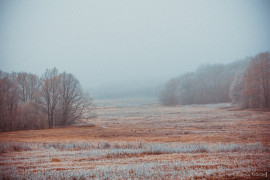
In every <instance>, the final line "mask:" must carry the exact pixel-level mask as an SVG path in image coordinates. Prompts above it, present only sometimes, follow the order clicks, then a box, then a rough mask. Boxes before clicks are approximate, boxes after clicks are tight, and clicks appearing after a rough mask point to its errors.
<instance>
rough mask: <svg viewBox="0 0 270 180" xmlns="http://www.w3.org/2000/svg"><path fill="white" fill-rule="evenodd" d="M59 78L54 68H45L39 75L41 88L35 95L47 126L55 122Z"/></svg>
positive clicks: (51, 125)
mask: <svg viewBox="0 0 270 180" xmlns="http://www.w3.org/2000/svg"><path fill="white" fill-rule="evenodd" d="M59 87H60V80H59V73H58V70H57V69H56V68H53V69H51V70H50V69H47V70H46V72H45V73H44V74H43V75H42V77H41V89H40V91H39V94H38V97H37V101H36V102H37V105H38V107H40V109H41V110H42V111H43V112H45V113H46V114H47V120H48V126H49V128H52V127H53V126H54V124H55V116H56V112H57V105H58V104H59V99H60V90H59Z"/></svg>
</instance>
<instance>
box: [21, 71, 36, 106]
mask: <svg viewBox="0 0 270 180" xmlns="http://www.w3.org/2000/svg"><path fill="white" fill-rule="evenodd" d="M17 75H18V76H17V83H18V86H19V94H20V100H21V101H22V102H24V103H25V102H28V101H30V102H33V101H34V99H35V96H36V95H37V93H38V91H39V78H38V76H37V75H34V74H31V73H25V72H20V73H18V74H17Z"/></svg>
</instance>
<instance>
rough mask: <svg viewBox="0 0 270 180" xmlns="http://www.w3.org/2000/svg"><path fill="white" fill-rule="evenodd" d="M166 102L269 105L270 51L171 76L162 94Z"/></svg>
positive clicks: (249, 105) (170, 104) (268, 106)
mask: <svg viewBox="0 0 270 180" xmlns="http://www.w3.org/2000/svg"><path fill="white" fill-rule="evenodd" d="M160 101H161V103H162V104H163V105H166V106H174V105H186V104H208V103H223V102H232V103H234V104H237V105H238V106H239V107H242V108H264V109H269V108H270V53H269V52H264V53H260V54H258V55H256V56H255V57H250V58H246V59H244V60H241V61H237V62H234V63H231V64H227V65H224V64H214V65H209V64H207V65H202V66H201V67H199V68H198V69H197V70H196V71H195V72H192V73H186V74H183V75H181V76H179V77H178V78H174V79H171V80H170V81H169V82H168V83H167V84H166V86H165V88H164V89H163V91H162V92H161V94H160Z"/></svg>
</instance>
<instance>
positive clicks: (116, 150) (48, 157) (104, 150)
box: [0, 141, 270, 179]
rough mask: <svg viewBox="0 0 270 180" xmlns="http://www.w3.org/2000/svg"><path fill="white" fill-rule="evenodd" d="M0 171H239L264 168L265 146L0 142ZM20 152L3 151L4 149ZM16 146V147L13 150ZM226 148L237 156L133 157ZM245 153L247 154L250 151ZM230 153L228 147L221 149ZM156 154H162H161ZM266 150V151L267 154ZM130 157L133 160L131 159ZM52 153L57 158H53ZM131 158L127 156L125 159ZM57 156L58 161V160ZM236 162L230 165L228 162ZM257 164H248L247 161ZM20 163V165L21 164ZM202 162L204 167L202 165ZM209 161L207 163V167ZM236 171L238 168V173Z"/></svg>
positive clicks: (80, 174) (101, 174) (49, 174)
mask: <svg viewBox="0 0 270 180" xmlns="http://www.w3.org/2000/svg"><path fill="white" fill-rule="evenodd" d="M0 146H1V152H2V154H1V156H0V163H1V165H0V177H2V179H5V178H6V179H89V178H90V179H130V178H132V179H134V178H135V179H179V178H192V177H205V176H206V177H208V176H211V175H214V176H219V174H224V173H226V175H234V176H238V175H241V173H242V175H243V174H247V173H252V172H256V170H257V169H256V168H259V169H263V170H266V171H267V169H269V168H270V165H269V163H268V162H269V151H270V148H269V147H268V146H263V145H262V144H260V143H249V144H237V143H218V144H206V143H200V144H198V143H194V144H187V143H147V142H111V143H108V142H106V141H104V142H87V141H85V142H69V143H20V142H6V143H1V145H0ZM9 151H16V152H14V153H24V154H23V155H22V154H21V155H20V156H8V154H6V155H7V156H5V154H4V153H5V152H9ZM17 151H20V152H17ZM224 152H229V153H234V154H236V156H239V157H240V156H241V161H238V160H237V158H235V159H233V160H231V159H230V160H226V159H225V161H226V162H224V160H223V161H222V162H219V161H218V158H217V159H216V160H211V161H206V160H205V159H204V158H199V159H198V160H193V159H192V158H191V160H190V161H181V160H180V159H171V160H170V161H168V159H166V157H165V159H164V158H163V159H162V158H160V159H158V158H157V159H156V160H154V161H153V160H149V161H148V160H141V161H137V160H136V158H137V157H143V156H155V157H160V156H162V155H170V154H171V156H174V155H177V154H179V155H180V154H183V155H185V154H186V155H187V156H188V155H191V156H192V155H193V154H196V153H197V154H205V155H206V156H216V155H219V154H224ZM254 153H255V154H256V153H257V155H256V158H255V161H254V158H253V159H248V158H245V157H249V156H253V154H254ZM225 154H228V153H225ZM159 155H160V156H159ZM265 155H266V157H265ZM134 158H135V161H136V163H134ZM53 159H56V160H57V161H56V162H54V161H53ZM129 159H130V161H129ZM58 161H59V162H58ZM231 163H232V164H233V165H234V166H228V164H231ZM254 163H255V164H256V166H251V165H250V164H254ZM22 166H23V168H22ZM206 166H207V167H208V168H206ZM209 167H210V168H209ZM237 173H240V174H237Z"/></svg>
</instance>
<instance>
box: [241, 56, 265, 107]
mask: <svg viewBox="0 0 270 180" xmlns="http://www.w3.org/2000/svg"><path fill="white" fill-rule="evenodd" d="M243 86H244V87H243V96H244V98H245V102H246V106H247V107H250V108H265V107H266V108H269V107H270V102H269V101H270V53H269V52H265V53H260V54H258V55H257V56H255V57H254V58H253V59H252V60H251V62H250V64H249V66H248V68H247V69H246V71H245V75H244V78H243Z"/></svg>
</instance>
